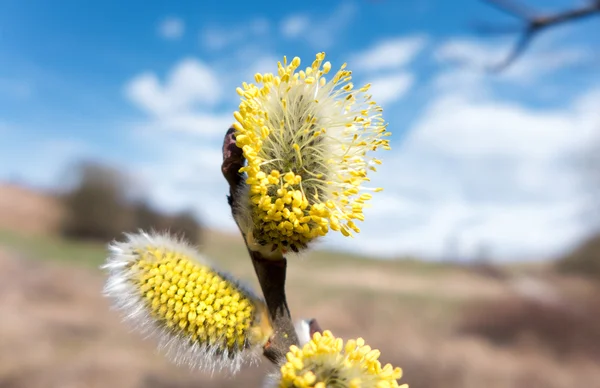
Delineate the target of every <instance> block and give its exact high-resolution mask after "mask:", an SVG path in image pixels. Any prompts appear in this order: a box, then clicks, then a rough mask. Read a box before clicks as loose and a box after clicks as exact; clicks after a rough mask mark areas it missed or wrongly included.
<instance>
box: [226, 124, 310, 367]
mask: <svg viewBox="0 0 600 388" xmlns="http://www.w3.org/2000/svg"><path fill="white" fill-rule="evenodd" d="M234 132H235V130H234V129H233V128H229V130H228V131H227V133H226V134H225V139H224V140H223V164H222V165H221V172H222V173H223V176H224V177H225V179H226V180H227V183H229V195H228V196H227V200H228V203H229V206H230V207H231V212H232V215H233V218H234V219H236V214H235V212H236V208H237V206H236V204H237V201H238V200H239V198H238V196H239V192H240V190H239V189H240V187H241V185H242V184H243V182H242V175H241V174H240V173H239V169H240V168H241V167H242V166H243V165H244V156H243V153H242V150H241V149H240V148H239V147H237V146H236V144H235V133H234ZM236 222H237V221H236ZM238 227H239V224H238ZM240 232H241V233H242V236H243V237H244V241H246V236H245V235H244V231H243V230H241V229H240ZM246 247H247V244H246ZM248 254H249V255H250V258H251V259H252V264H253V265H254V271H255V272H256V276H257V277H258V281H259V283H260V287H261V289H262V292H263V296H264V297H265V302H266V303H267V307H268V309H269V315H270V318H271V322H272V324H273V328H274V329H275V333H274V334H273V337H272V338H271V339H270V341H269V342H268V343H267V345H266V346H265V348H264V350H263V354H264V356H265V357H266V358H267V359H269V360H270V361H271V362H273V363H274V364H279V363H280V362H282V361H284V360H285V355H286V353H287V352H288V350H289V348H290V346H291V345H298V336H297V335H296V330H295V328H294V323H293V321H292V318H291V314H290V310H289V308H288V304H287V300H286V296H285V279H286V271H287V260H286V259H285V258H284V259H282V260H270V259H268V258H266V257H264V256H262V254H261V253H259V252H256V251H251V250H250V249H248ZM315 322H316V321H315ZM317 327H318V325H317Z"/></svg>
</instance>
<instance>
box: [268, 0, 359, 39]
mask: <svg viewBox="0 0 600 388" xmlns="http://www.w3.org/2000/svg"><path fill="white" fill-rule="evenodd" d="M357 12H358V7H357V6H356V4H355V3H354V2H342V3H340V5H339V6H338V7H336V8H335V9H334V10H333V12H332V13H331V14H329V15H327V16H324V17H317V16H313V15H304V14H292V15H290V16H288V17H287V18H285V19H284V20H283V22H282V23H281V24H280V26H279V28H280V32H281V33H282V34H283V35H284V36H285V37H287V38H288V39H298V40H302V41H305V42H308V44H310V45H311V46H312V47H315V48H317V49H318V50H325V49H327V48H329V47H331V46H332V45H333V44H334V43H335V38H336V37H339V36H341V35H342V34H343V33H344V31H345V30H346V28H347V27H348V26H349V25H350V24H351V23H352V21H353V20H354V17H355V16H356V14H357ZM309 26H310V28H308V27H309Z"/></svg>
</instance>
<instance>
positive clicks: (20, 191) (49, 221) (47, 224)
mask: <svg viewBox="0 0 600 388" xmlns="http://www.w3.org/2000/svg"><path fill="white" fill-rule="evenodd" d="M61 213H62V212H61V210H60V204H59V203H58V201H57V200H56V199H55V198H53V197H52V196H50V195H47V194H44V193H40V192H36V191H33V190H30V189H27V188H24V187H21V186H17V185H12V184H4V183H0V229H9V230H14V231H18V232H25V233H40V234H50V233H53V232H55V231H56V230H57V227H58V225H59V223H60V218H61Z"/></svg>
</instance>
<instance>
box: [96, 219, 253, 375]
mask: <svg viewBox="0 0 600 388" xmlns="http://www.w3.org/2000/svg"><path fill="white" fill-rule="evenodd" d="M125 236H126V239H125V241H124V242H117V241H113V242H112V243H111V244H109V247H108V248H109V256H108V258H107V260H106V263H105V264H104V265H103V266H102V267H101V268H102V269H104V270H106V271H107V272H108V280H107V281H106V284H105V287H104V290H103V291H104V295H105V296H107V297H108V298H109V299H110V300H111V301H112V307H113V309H116V310H118V311H120V312H121V313H122V314H123V318H124V321H125V322H126V323H127V324H128V325H129V326H130V327H131V329H132V330H131V331H137V332H140V333H141V334H142V335H143V336H144V338H145V339H153V340H156V341H157V342H158V348H159V350H160V351H161V352H162V353H164V354H165V357H166V358H167V359H169V360H170V361H172V362H174V363H175V364H176V365H187V366H189V367H191V368H192V369H197V370H201V371H203V372H208V373H211V374H214V373H215V372H221V371H225V372H228V373H229V374H231V375H233V374H235V373H237V372H238V371H239V370H240V368H241V367H242V366H243V365H246V364H256V363H257V361H258V354H257V351H256V350H257V349H253V348H249V349H243V350H239V351H236V352H230V351H229V350H228V349H225V350H221V349H219V346H218V345H210V344H200V343H198V342H194V343H192V342H191V339H190V338H189V337H187V336H184V335H181V334H179V333H175V332H174V331H173V330H170V329H168V328H166V327H164V326H163V325H161V324H160V323H159V322H158V321H157V320H156V319H155V318H153V317H152V316H151V314H150V309H149V308H148V306H147V302H146V301H145V300H144V297H143V296H142V295H141V294H140V292H139V289H138V288H137V287H136V285H135V284H132V282H131V276H132V274H133V273H132V271H131V269H130V267H131V265H132V264H133V263H135V262H136V261H137V260H139V256H138V255H137V254H136V253H135V250H136V249H145V248H147V247H149V246H151V247H154V248H163V249H165V250H167V251H173V252H178V253H180V254H182V255H185V256H186V257H187V258H189V259H190V260H192V261H195V262H197V263H199V264H202V265H206V266H209V267H210V268H211V269H212V270H213V271H214V272H215V273H216V274H218V275H219V276H221V277H222V278H224V279H225V280H227V281H229V282H232V283H234V284H235V285H236V287H237V288H238V289H240V291H241V292H242V293H243V294H244V295H245V296H246V297H248V298H249V299H251V300H254V301H258V300H259V299H258V297H256V296H255V295H254V294H253V293H252V292H251V291H250V290H249V289H247V288H245V287H244V286H242V285H241V284H240V283H239V282H237V281H236V280H234V279H232V278H231V277H230V276H229V275H228V274H226V273H222V272H220V271H217V270H215V269H214V268H213V267H212V266H211V265H210V264H209V262H208V260H206V259H205V258H204V257H203V256H202V255H200V254H199V253H198V252H197V251H196V250H195V249H193V248H192V247H191V246H190V245H189V244H188V243H187V242H186V241H184V240H183V239H182V238H177V237H174V236H171V235H169V234H167V233H157V232H154V231H152V232H150V233H147V232H143V231H139V232H138V233H130V234H125ZM219 343H220V342H219V341H217V344H219Z"/></svg>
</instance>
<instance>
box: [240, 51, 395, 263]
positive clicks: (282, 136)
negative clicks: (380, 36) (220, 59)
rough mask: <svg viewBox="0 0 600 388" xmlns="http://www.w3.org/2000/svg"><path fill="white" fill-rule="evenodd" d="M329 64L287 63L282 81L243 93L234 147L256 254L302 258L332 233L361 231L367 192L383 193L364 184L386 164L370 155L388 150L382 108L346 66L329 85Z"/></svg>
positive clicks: (272, 78)
mask: <svg viewBox="0 0 600 388" xmlns="http://www.w3.org/2000/svg"><path fill="white" fill-rule="evenodd" d="M324 59H325V53H319V54H317V55H316V59H315V61H314V62H313V63H312V65H311V66H309V67H307V68H306V69H304V70H298V69H299V66H300V59H299V58H294V59H293V60H292V61H291V62H290V63H289V64H288V63H287V61H286V60H285V59H284V62H283V64H282V63H281V62H279V63H278V71H277V74H276V75H273V74H270V73H267V74H257V75H256V76H255V81H256V85H255V84H249V83H244V84H243V85H242V87H241V88H238V93H239V94H240V96H241V99H242V100H241V103H240V106H239V110H238V111H236V112H235V113H234V118H235V120H236V123H235V124H234V128H235V130H236V144H237V146H238V147H239V148H241V149H242V150H243V154H244V157H245V158H246V160H247V162H248V163H247V165H246V166H245V167H243V168H242V169H241V170H240V171H241V172H243V173H245V174H246V184H247V185H248V187H247V188H248V190H247V198H246V202H245V205H243V206H242V207H241V208H240V209H239V210H240V211H239V212H238V213H239V214H241V216H239V217H238V218H240V219H239V220H238V223H239V224H240V225H241V226H242V228H243V229H244V232H245V234H246V236H250V241H249V245H250V248H251V249H252V248H253V247H255V246H256V247H269V248H271V249H272V250H273V251H281V252H285V251H287V250H290V249H291V250H293V251H296V252H297V251H299V250H301V249H303V248H305V247H306V246H307V244H308V243H309V242H311V241H312V240H314V239H316V238H318V237H321V236H325V235H326V234H327V233H328V232H329V231H330V230H334V231H338V232H340V233H342V234H343V235H345V236H351V235H352V234H353V233H358V232H360V229H359V228H358V227H357V225H356V224H355V221H356V220H358V221H362V220H364V215H363V207H364V204H365V202H366V201H368V200H370V199H371V196H370V194H367V193H365V191H379V189H378V188H367V187H365V186H364V183H365V182H368V181H369V178H368V177H367V172H368V171H375V170H376V168H375V165H377V164H378V163H380V162H379V160H378V159H375V158H372V157H371V156H368V155H367V154H368V153H370V152H372V151H375V150H377V149H379V148H382V149H390V143H389V139H388V136H389V135H390V133H389V132H387V129H386V128H387V124H386V123H385V122H384V120H383V118H382V113H381V112H382V110H381V108H380V107H379V106H377V105H376V104H375V103H374V102H373V101H371V96H370V95H368V94H365V93H366V92H367V91H368V89H369V85H365V86H364V87H362V88H360V89H354V85H353V84H352V82H350V80H351V79H352V75H351V74H352V73H351V72H350V71H349V70H347V69H346V68H345V65H344V66H342V67H341V68H340V70H339V71H338V72H337V73H335V74H334V75H333V76H332V77H331V78H330V79H329V80H327V79H326V78H325V76H326V74H327V73H329V71H330V70H331V64H330V63H329V62H324ZM359 97H360V98H359Z"/></svg>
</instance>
